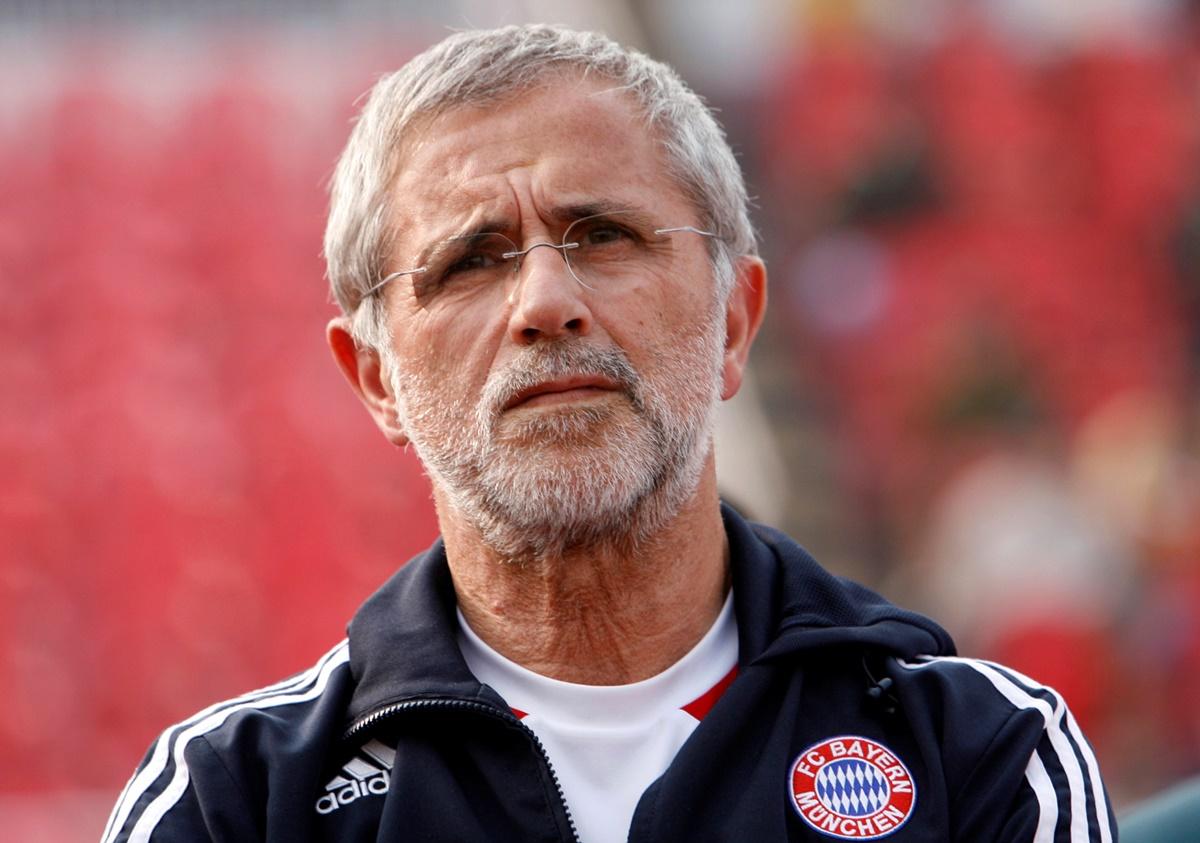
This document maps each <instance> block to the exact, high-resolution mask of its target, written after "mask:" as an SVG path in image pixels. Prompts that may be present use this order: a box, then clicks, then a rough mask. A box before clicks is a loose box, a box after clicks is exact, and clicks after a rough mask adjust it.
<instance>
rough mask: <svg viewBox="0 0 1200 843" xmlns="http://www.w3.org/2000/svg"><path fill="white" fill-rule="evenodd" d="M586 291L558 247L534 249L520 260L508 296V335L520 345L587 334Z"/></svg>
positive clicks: (587, 306) (589, 330)
mask: <svg viewBox="0 0 1200 843" xmlns="http://www.w3.org/2000/svg"><path fill="white" fill-rule="evenodd" d="M538 245H546V246H549V244H538ZM587 293H588V291H587V290H586V289H584V287H582V286H581V285H580V284H579V282H578V281H576V280H575V277H574V276H573V275H571V270H570V269H568V268H567V263H566V260H565V256H564V255H563V254H562V252H561V251H560V250H559V249H557V248H554V247H550V248H546V249H538V248H531V249H530V250H529V251H528V252H527V253H526V254H525V255H524V257H523V258H522V260H521V267H520V269H519V271H518V273H517V282H516V285H515V286H514V287H513V291H512V293H511V294H510V295H509V298H508V301H509V304H510V305H511V310H510V313H509V336H510V337H511V339H512V341H513V342H515V343H517V344H518V345H530V344H532V343H535V342H537V341H538V340H556V339H562V338H564V337H566V336H569V335H575V336H586V335H587V334H588V333H590V332H591V330H592V312H591V308H590V306H589V303H588V298H587Z"/></svg>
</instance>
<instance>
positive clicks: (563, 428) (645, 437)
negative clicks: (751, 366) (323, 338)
mask: <svg viewBox="0 0 1200 843" xmlns="http://www.w3.org/2000/svg"><path fill="white" fill-rule="evenodd" d="M715 321H716V322H717V323H718V324H717V325H713V326H710V330H709V331H708V333H707V335H705V336H694V337H690V338H688V339H686V340H682V341H680V342H677V343H675V344H673V345H671V346H670V347H669V348H668V349H666V350H664V351H662V352H660V355H659V357H658V359H657V361H656V362H657V363H658V364H659V365H658V366H657V371H656V377H657V378H661V379H662V380H663V382H664V386H665V387H666V389H662V388H658V389H656V388H654V385H653V384H647V383H646V381H645V380H644V379H643V378H642V377H640V376H639V375H638V373H637V372H636V371H635V370H634V369H633V367H632V365H631V364H630V363H629V361H628V358H627V357H626V356H625V355H624V353H623V352H621V351H620V350H618V349H616V348H595V347H593V346H589V345H585V344H584V343H583V342H581V341H578V340H567V341H562V342H556V343H552V344H546V345H533V346H530V347H528V349H527V350H526V351H525V352H524V353H523V354H522V356H520V357H519V358H518V359H516V360H515V361H514V362H513V363H511V364H510V365H509V366H508V367H507V368H506V369H504V370H502V371H499V372H495V373H493V375H492V376H491V377H490V378H489V379H488V382H487V384H486V385H485V387H484V391H483V395H482V396H481V398H480V400H479V402H478V404H477V405H476V406H475V407H466V406H456V405H453V404H447V403H446V402H445V400H444V398H442V397H439V396H440V394H441V393H442V390H439V389H437V388H435V387H434V385H433V384H431V383H428V382H423V379H422V378H421V377H420V376H418V375H416V374H414V373H407V374H404V373H401V372H400V371H399V369H398V367H397V366H395V365H391V364H392V363H394V362H396V361H394V360H392V361H388V363H389V365H388V372H389V376H390V378H391V384H392V387H393V391H394V394H395V395H396V396H397V405H398V407H399V413H400V418H401V423H402V424H403V426H404V429H405V432H406V434H407V435H408V437H409V439H410V440H411V442H412V444H413V447H414V448H415V449H416V452H417V455H418V456H419V457H420V459H421V461H422V463H423V464H424V466H425V468H426V471H427V472H428V473H429V475H430V477H431V479H432V480H433V482H434V483H435V484H436V485H437V486H438V488H439V489H440V490H441V491H442V492H443V493H444V495H445V497H446V499H447V501H448V503H449V504H450V505H451V506H453V507H454V508H455V509H457V510H458V511H459V512H461V513H462V514H464V515H465V516H466V518H467V519H468V521H469V522H470V523H471V525H472V526H473V527H474V528H475V529H476V530H477V531H478V532H479V534H480V536H481V537H482V539H483V541H484V542H485V543H486V544H487V545H488V546H489V547H490V548H491V549H492V550H493V552H495V553H496V554H497V555H498V556H500V557H501V558H505V559H511V560H532V559H537V558H549V557H553V556H561V555H563V554H565V553H567V552H569V551H571V550H572V549H574V548H578V547H584V546H588V547H599V546H610V547H613V548H616V549H619V550H622V551H625V552H629V551H632V550H634V549H635V548H636V547H638V546H640V545H641V544H643V543H644V542H645V541H646V540H647V539H648V538H650V537H651V536H653V535H655V534H656V533H658V532H659V531H660V530H661V529H662V528H663V527H664V526H665V525H666V524H667V523H668V522H669V521H670V520H671V519H672V518H674V516H675V515H676V514H677V513H678V512H679V510H680V508H681V507H682V506H683V504H684V503H685V502H686V501H687V500H688V499H689V498H690V497H691V496H692V495H693V494H694V493H695V491H696V488H697V486H698V484H699V481H700V475H701V472H702V470H703V468H704V465H705V462H706V460H707V457H708V455H709V452H710V450H711V441H712V428H713V420H714V414H715V411H716V406H717V403H718V400H719V386H720V372H721V359H722V351H723V343H722V342H721V339H722V338H723V336H724V326H723V324H722V320H719V319H718V320H715ZM572 375H599V376H602V377H605V378H608V379H609V380H611V381H613V382H615V383H617V384H619V385H620V387H621V392H620V393H617V395H619V396H620V397H614V398H613V399H610V400H606V401H604V402H603V403H597V404H588V405H586V406H582V407H569V408H563V409H561V410H556V411H553V412H547V413H537V414H533V415H532V416H530V417H527V418H521V419H502V418H501V408H502V407H504V405H505V404H506V403H507V402H508V401H509V400H510V399H511V398H512V396H514V395H516V394H517V393H518V392H519V391H521V390H522V389H525V388H528V387H530V386H534V385H536V384H538V383H542V382H544V381H546V380H550V379H555V378H561V377H567V376H572ZM667 389H669V390H670V391H671V392H670V396H671V398H673V399H674V400H673V403H672V402H670V401H669V400H668V393H667V391H666V390H667ZM622 402H627V403H626V406H621V403H622Z"/></svg>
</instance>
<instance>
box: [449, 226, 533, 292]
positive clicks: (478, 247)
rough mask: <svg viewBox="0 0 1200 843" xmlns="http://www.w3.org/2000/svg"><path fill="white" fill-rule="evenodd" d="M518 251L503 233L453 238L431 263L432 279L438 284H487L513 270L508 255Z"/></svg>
mask: <svg viewBox="0 0 1200 843" xmlns="http://www.w3.org/2000/svg"><path fill="white" fill-rule="evenodd" d="M515 248H516V247H515V246H513V244H512V241H511V240H509V239H508V238H507V237H505V236H503V235H501V234H476V235H471V236H469V237H461V238H459V237H456V238H452V239H450V240H447V241H446V242H445V243H444V244H443V245H442V247H441V248H439V249H438V252H437V254H436V255H435V257H434V258H433V259H432V260H431V261H430V270H431V271H430V276H431V279H430V280H431V281H433V282H434V283H436V284H437V285H446V284H452V283H453V284H464V283H466V284H486V283H488V282H490V281H492V280H494V279H496V278H498V277H500V276H501V275H503V274H504V273H505V272H507V271H508V270H509V269H510V265H511V259H510V258H506V257H505V254H507V253H510V252H512V251H514V250H515Z"/></svg>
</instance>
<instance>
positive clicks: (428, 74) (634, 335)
mask: <svg viewBox="0 0 1200 843" xmlns="http://www.w3.org/2000/svg"><path fill="white" fill-rule="evenodd" d="M325 247H326V256H327V259H328V264H329V277H330V280H331V283H332V285H333V289H334V293H335V295H336V297H337V300H338V302H339V304H340V305H341V307H342V309H343V311H344V315H343V316H342V317H340V318H338V319H335V320H334V321H333V322H332V323H331V324H330V326H329V330H328V338H329V343H330V346H331V347H332V349H333V353H334V356H335V358H336V360H337V362H338V364H339V365H340V367H341V369H342V371H343V372H344V373H345V375H346V377H347V379H348V381H349V383H350V385H351V387H352V388H353V389H354V391H355V393H356V394H357V395H358V396H359V398H360V399H361V400H362V401H363V403H364V405H365V406H366V408H367V410H368V411H369V412H370V413H371V415H372V417H373V418H374V420H375V422H376V423H377V425H378V426H379V428H380V430H381V431H382V432H383V433H384V435H385V436H386V437H388V439H389V440H390V441H392V442H393V443H395V444H396V445H402V446H403V445H408V444H411V445H412V446H413V447H414V448H415V449H416V452H417V454H418V455H419V457H420V458H421V460H422V462H423V464H424V465H425V467H426V470H427V471H428V473H429V476H430V479H431V481H432V485H433V492H434V499H435V502H436V505H437V512H438V519H439V523H440V526H441V529H442V539H441V540H440V541H439V542H438V543H437V544H435V545H434V547H433V548H431V549H430V550H429V551H428V552H427V553H425V554H423V555H422V556H420V557H418V558H417V559H415V560H413V561H411V562H410V563H409V564H407V565H406V566H404V567H403V568H402V569H401V570H400V571H399V572H398V573H397V574H396V575H395V576H394V577H393V578H392V579H391V580H390V581H389V582H388V583H387V584H385V585H384V586H383V588H382V589H381V590H380V591H379V592H378V593H377V594H376V595H375V596H373V597H372V598H371V599H370V600H368V601H367V603H366V604H365V605H364V606H363V607H362V608H361V609H360V610H359V612H358V613H357V615H356V616H355V618H354V620H353V621H352V623H351V625H350V632H349V638H348V642H343V643H342V644H340V645H339V646H338V647H336V648H334V649H333V650H332V651H331V652H330V653H329V654H327V655H326V656H325V657H324V658H323V659H322V660H321V661H320V662H318V664H317V665H316V666H315V667H314V668H312V669H311V670H310V671H308V672H306V673H303V674H300V675H299V676H296V677H293V678H292V679H290V680H286V681H284V682H282V683H280V684H278V685H275V686H272V687H270V688H266V689H263V690H261V691H257V692H254V693H251V694H248V695H246V696H244V697H241V698H238V699H236V700H231V701H229V702H225V703H220V704H217V705H215V706H213V707H211V708H209V709H206V710H205V711H203V712H201V713H200V714H198V715H196V716H195V717H193V718H191V719H190V720H187V721H185V722H184V723H182V724H179V725H178V726H175V727H173V728H171V729H168V730H167V731H166V732H165V733H164V734H163V736H162V737H161V738H160V739H159V741H158V742H157V743H156V744H155V745H154V746H153V747H152V748H151V750H150V752H149V753H148V755H147V757H146V759H145V761H144V762H143V764H142V766H141V767H140V768H139V770H138V772H137V773H136V774H135V776H134V778H133V779H132V780H131V782H130V784H129V785H128V786H127V788H126V790H125V793H124V794H123V795H122V797H121V800H120V801H119V802H118V804H117V807H116V808H115V810H114V813H113V816H112V818H111V819H110V821H109V826H108V828H107V830H106V832H105V837H104V840H105V841H106V843H107V842H108V841H127V840H128V841H144V840H155V841H159V840H207V839H213V840H239V841H240V840H258V839H268V840H286V841H305V840H314V841H315V840H444V841H464V840H481V841H482V840H487V841H493V840H501V841H504V840H519V841H543V840H545V841H558V840H582V841H587V842H588V843H593V842H594V841H617V840H625V839H630V840H637V841H650V840H655V841H685V840H686V841H699V840H725V841H730V840H736V841H742V840H746V841H775V840H780V841H782V840H824V839H829V838H835V839H870V838H878V837H885V836H893V837H894V838H895V839H896V840H925V841H933V840H938V841H942V840H963V841H989V840H996V841H1013V840H1037V841H1043V840H1045V841H1049V840H1058V839H1062V840H1066V839H1070V840H1072V841H1083V840H1105V841H1106V840H1112V839H1114V838H1115V832H1114V830H1113V826H1112V819H1111V815H1110V813H1109V809H1108V805H1107V799H1106V797H1105V793H1104V789H1103V785H1102V783H1101V780H1100V776H1099V771H1098V769H1097V767H1096V763H1095V760H1094V757H1093V755H1092V752H1091V749H1090V748H1089V747H1088V745H1087V743H1086V741H1085V740H1084V738H1083V736H1082V735H1081V734H1080V731H1079V729H1078V727H1077V726H1076V724H1075V722H1074V720H1073V718H1072V717H1071V715H1070V713H1069V712H1068V711H1067V710H1066V708H1065V706H1064V704H1063V701H1062V699H1061V698H1060V697H1059V696H1058V695H1057V694H1055V693H1054V692H1053V691H1051V690H1049V689H1047V688H1044V687H1043V686H1041V685H1038V684H1037V683H1035V682H1033V681H1032V680H1029V679H1027V678H1025V677H1022V676H1020V675H1018V674H1016V673H1013V672H1012V671H1009V670H1006V669H1004V668H1002V667H998V666H995V665H989V664H985V663H981V662H974V661H969V660H962V659H957V658H954V650H953V645H952V643H951V641H950V639H949V637H948V636H947V635H946V633H945V632H943V631H942V630H941V628H939V627H938V626H937V625H935V624H934V623H932V622H931V621H929V620H927V619H925V618H922V617H920V616H918V615H915V614H913V613H910V612H907V611H904V610H901V609H897V608H895V607H893V606H891V605H890V604H888V603H886V602H885V601H883V600H882V599H881V598H879V597H877V596H876V595H874V594H872V593H870V592H868V591H867V590H865V589H863V588H861V587H859V586H856V585H853V584H850V583H847V582H844V581H841V580H839V579H837V578H834V577H832V576H831V575H829V574H828V573H826V572H825V571H824V570H822V569H821V568H820V567H818V566H817V565H816V563H815V562H813V561H812V560H811V559H810V558H809V557H808V556H807V555H806V554H805V553H804V552H803V551H802V550H801V549H800V548H799V547H798V546H796V545H795V544H794V543H793V542H791V541H790V540H789V539H788V538H787V537H785V536H783V535H781V534H779V533H777V532H774V531H772V530H769V529H766V528H763V527H759V526H754V525H751V524H748V523H747V522H745V521H744V520H742V519H741V518H740V517H739V516H738V515H737V513H735V512H734V511H732V510H731V509H728V508H723V507H722V505H721V504H720V502H719V500H718V496H717V489H716V479H715V472H714V463H713V448H712V435H711V431H712V423H713V412H714V408H715V407H716V405H717V402H718V401H719V400H721V399H727V398H729V397H731V396H732V395H734V394H735V393H736V392H737V390H738V387H739V385H740V382H741V378H742V373H743V368H744V366H745V363H746V357H747V353H748V351H749V347H750V344H751V341H752V340H753V338H754V335H755V332H756V331H757V329H758V326H759V323H760V321H761V319H762V315H763V308H764V304H765V297H766V294H765V272H764V269H763V265H762V262H761V261H760V260H759V259H758V257H757V256H756V246H755V242H754V237H753V233H752V230H751V228H750V224H749V221H748V217H747V212H746V196H745V188H744V185H743V182H742V177H741V174H740V172H739V170H738V167H737V164H736V162H735V160H734V158H733V155H732V153H731V152H730V149H729V147H728V145H727V143H726V142H725V140H724V137H723V135H722V133H721V131H720V129H719V127H718V126H717V124H716V123H715V121H714V120H713V118H712V116H711V114H710V113H709V112H708V110H707V109H706V108H705V107H704V106H703V104H702V103H701V102H700V101H699V100H698V98H697V97H696V96H695V95H694V94H693V93H692V92H691V91H690V90H688V89H687V88H686V86H684V84H683V83H682V82H681V81H680V80H679V79H678V77H677V76H675V74H674V73H673V72H672V71H671V70H669V69H668V68H666V67H665V66H663V65H661V64H659V63H657V62H653V61H651V60H649V59H647V58H646V57H645V56H642V55H640V54H638V53H635V52H632V51H628V50H625V49H623V48H621V47H619V46H618V45H616V44H614V43H612V42H611V41H609V40H607V39H605V38H603V37H600V36H597V35H592V34H584V33H576V32H571V31H568V30H564V29H560V28H555V27H545V26H528V27H512V28H508V29H503V30H499V31H495V32H482V33H460V34H457V35H454V36H452V37H450V38H448V39H447V40H446V41H444V42H442V43H441V44H439V45H437V46H435V47H433V48H432V49H431V50H429V51H428V52H426V53H425V54H423V55H421V56H419V57H417V58H416V59H414V60H413V61H412V62H410V63H409V64H408V65H407V66H406V67H404V68H403V69H402V70H400V71H399V72H398V73H396V74H394V75H392V76H390V77H387V78H385V79H383V80H382V81H381V82H380V83H379V84H378V85H377V86H376V88H375V89H374V91H373V93H372V95H371V97H370V100H369V101H368V102H367V104H366V105H365V107H364V109H363V113H362V115H361V118H360V120H359V121H358V124H357V125H356V127H355V129H354V132H353V135H352V137H351V139H350V142H349V144H348V146H347V148H346V150H345V152H344V153H343V156H342V159H341V161H340V163H339V166H338V170H337V173H336V176H335V179H334V184H333V190H332V204H331V210H330V219H329V227H328V230H327V234H326V244H325Z"/></svg>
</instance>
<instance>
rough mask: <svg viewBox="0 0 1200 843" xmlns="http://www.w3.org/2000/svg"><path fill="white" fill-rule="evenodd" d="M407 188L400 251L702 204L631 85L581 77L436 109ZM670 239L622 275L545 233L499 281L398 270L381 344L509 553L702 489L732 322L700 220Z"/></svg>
mask: <svg viewBox="0 0 1200 843" xmlns="http://www.w3.org/2000/svg"><path fill="white" fill-rule="evenodd" d="M394 190H395V196H396V197H397V201H396V205H397V207H398V209H399V210H398V218H397V220H396V222H397V230H398V231H400V232H402V233H401V234H400V236H399V237H398V238H397V243H396V247H395V250H394V252H393V255H392V262H391V266H390V267H389V270H404V269H412V268H414V267H417V266H421V265H423V264H425V263H426V262H428V259H429V258H428V256H429V253H430V250H431V248H432V247H433V246H434V245H435V244H437V243H441V242H444V241H445V240H446V239H447V238H453V237H455V236H456V235H459V234H461V233H463V232H467V231H477V230H479V229H480V228H484V229H486V230H489V231H498V232H500V233H503V234H505V235H506V236H508V237H509V238H510V239H511V240H513V241H514V242H515V243H516V244H517V245H518V247H519V248H527V247H528V246H530V245H532V244H534V243H544V242H554V243H559V242H561V241H562V237H563V232H564V230H565V228H566V227H567V225H569V223H570V222H571V221H572V220H573V219H575V218H577V217H579V216H581V215H583V214H584V213H586V211H587V210H588V209H595V208H598V207H599V208H605V209H613V208H620V209H625V210H631V211H635V212H637V213H638V214H640V215H642V216H643V217H644V218H646V219H648V220H653V221H654V222H655V224H656V225H657V226H658V227H676V226H683V225H697V224H698V223H699V220H698V219H697V215H696V212H695V210H694V209H693V208H692V207H691V205H690V203H689V202H688V201H687V200H686V199H685V198H684V196H683V195H682V193H681V191H680V190H679V188H678V187H677V186H676V184H675V182H674V181H673V180H672V179H671V178H670V177H669V176H668V175H667V168H666V165H665V162H664V160H663V156H662V154H661V152H660V150H659V148H658V146H657V143H656V142H655V141H654V139H653V138H652V137H651V136H650V134H649V133H648V131H647V129H646V128H645V125H644V119H643V118H642V116H641V114H640V113H639V111H638V110H637V108H636V107H635V106H634V105H633V104H632V103H631V101H630V100H628V99H627V98H626V96H625V95H624V94H623V93H620V92H618V91H614V90H609V89H607V88H606V87H605V86H603V85H601V84H597V83H592V82H583V81H578V80H575V79H564V80H563V81H561V82H558V83H552V84H550V85H548V86H546V87H544V88H539V89H535V90H534V91H533V92H531V93H528V94H524V95H521V96H520V97H519V98H517V99H515V100H513V101H510V102H508V103H506V104H503V105H500V106H498V107H497V106H492V107H488V108H486V109H475V108H464V109H458V110H454V111H451V112H450V113H448V114H446V115H443V116H441V117H439V118H438V119H436V120H433V121H431V122H430V123H429V124H428V125H427V126H425V127H423V129H422V130H421V131H420V132H419V133H418V135H417V137H416V138H415V139H414V140H413V141H410V142H409V143H408V145H407V147H406V149H405V150H404V157H403V170H402V172H401V174H400V176H399V178H398V179H397V182H396V185H395V188H394ZM665 242H666V243H667V245H666V246H665V247H663V248H659V249H657V250H656V251H655V252H654V256H653V260H647V261H646V262H644V263H640V264H639V271H638V272H637V273H636V275H635V276H633V277H630V276H628V274H626V276H625V277H624V278H623V281H622V283H621V284H619V285H612V286H605V285H601V284H591V285H589V286H584V285H581V284H580V283H579V282H578V281H577V280H575V279H574V278H573V277H572V275H571V274H570V272H569V271H568V269H567V266H566V263H565V262H564V260H563V257H562V255H561V254H560V253H558V252H557V251H556V250H554V249H549V248H538V249H534V250H533V251H531V252H529V253H528V254H527V255H526V256H525V257H524V259H523V261H522V264H521V268H520V271H519V273H514V274H509V275H508V276H506V277H505V278H504V279H503V280H502V281H500V282H498V283H494V284H490V285H486V286H479V285H463V284H457V283H453V282H447V283H440V282H437V283H435V282H436V281H437V279H434V278H430V277H428V276H429V275H431V274H432V273H426V274H418V275H414V276H405V277H401V278H399V279H397V280H395V281H393V282H391V283H390V284H389V285H388V287H386V288H385V290H384V296H385V307H386V311H387V318H388V325H389V328H390V332H391V337H392V340H391V346H390V348H388V349H385V353H384V355H383V357H384V360H385V363H386V364H387V369H388V376H389V382H390V384H391V388H392V390H393V392H394V394H395V396H396V401H397V407H398V413H399V416H400V419H401V422H402V424H403V426H404V429H405V433H406V434H407V435H408V437H409V438H410V439H411V441H412V443H413V445H414V447H415V448H416V450H417V453H418V455H419V456H420V458H421V460H422V461H423V462H424V464H425V466H426V467H427V469H428V470H429V472H430V475H431V476H432V478H433V480H434V483H435V485H436V486H437V488H438V491H439V492H440V493H441V496H442V498H443V499H444V501H445V502H446V503H448V504H449V505H450V506H451V507H452V508H453V509H454V510H455V511H456V513H459V514H461V515H463V516H465V517H466V518H467V519H468V520H469V521H470V522H471V523H472V524H473V525H474V526H475V527H476V528H477V529H479V530H481V531H482V533H483V535H484V538H485V540H487V541H488V542H489V544H491V545H492V546H493V547H495V548H496V549H497V550H499V551H500V552H502V553H505V554H511V555H522V554H527V553H530V552H535V553H538V552H546V551H548V550H552V549H560V550H561V549H563V548H564V547H566V546H570V545H573V544H578V543H583V542H589V541H597V540H605V539H610V538H616V537H620V536H624V535H628V533H629V531H630V530H631V528H632V529H633V530H634V531H635V532H636V531H638V530H640V531H642V532H646V531H650V530H653V529H654V528H655V527H656V526H658V524H660V523H661V522H662V520H663V519H665V518H669V517H670V516H671V515H673V514H674V512H675V511H677V509H678V507H679V505H680V504H681V503H682V502H683V500H685V499H686V498H687V497H688V496H690V495H691V494H692V493H693V492H694V490H695V487H696V483H697V481H698V478H699V475H700V471H701V469H702V468H703V466H704V464H705V462H706V460H707V458H708V457H709V454H710V450H711V447H710V430H711V420H712V412H713V409H714V408H715V405H716V402H717V400H718V397H719V392H720V382H721V361H722V351H723V345H724V343H723V339H724V330H723V327H724V323H723V318H722V309H721V307H720V303H719V302H717V301H716V294H715V282H714V279H713V271H712V267H711V265H710V262H709V259H708V251H707V243H706V242H705V240H704V238H702V237H700V236H698V235H695V234H692V233H687V232H681V233H677V234H674V235H668V236H667V237H666V239H665ZM442 517H443V519H445V518H446V517H447V513H446V512H445V511H443V513H442Z"/></svg>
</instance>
